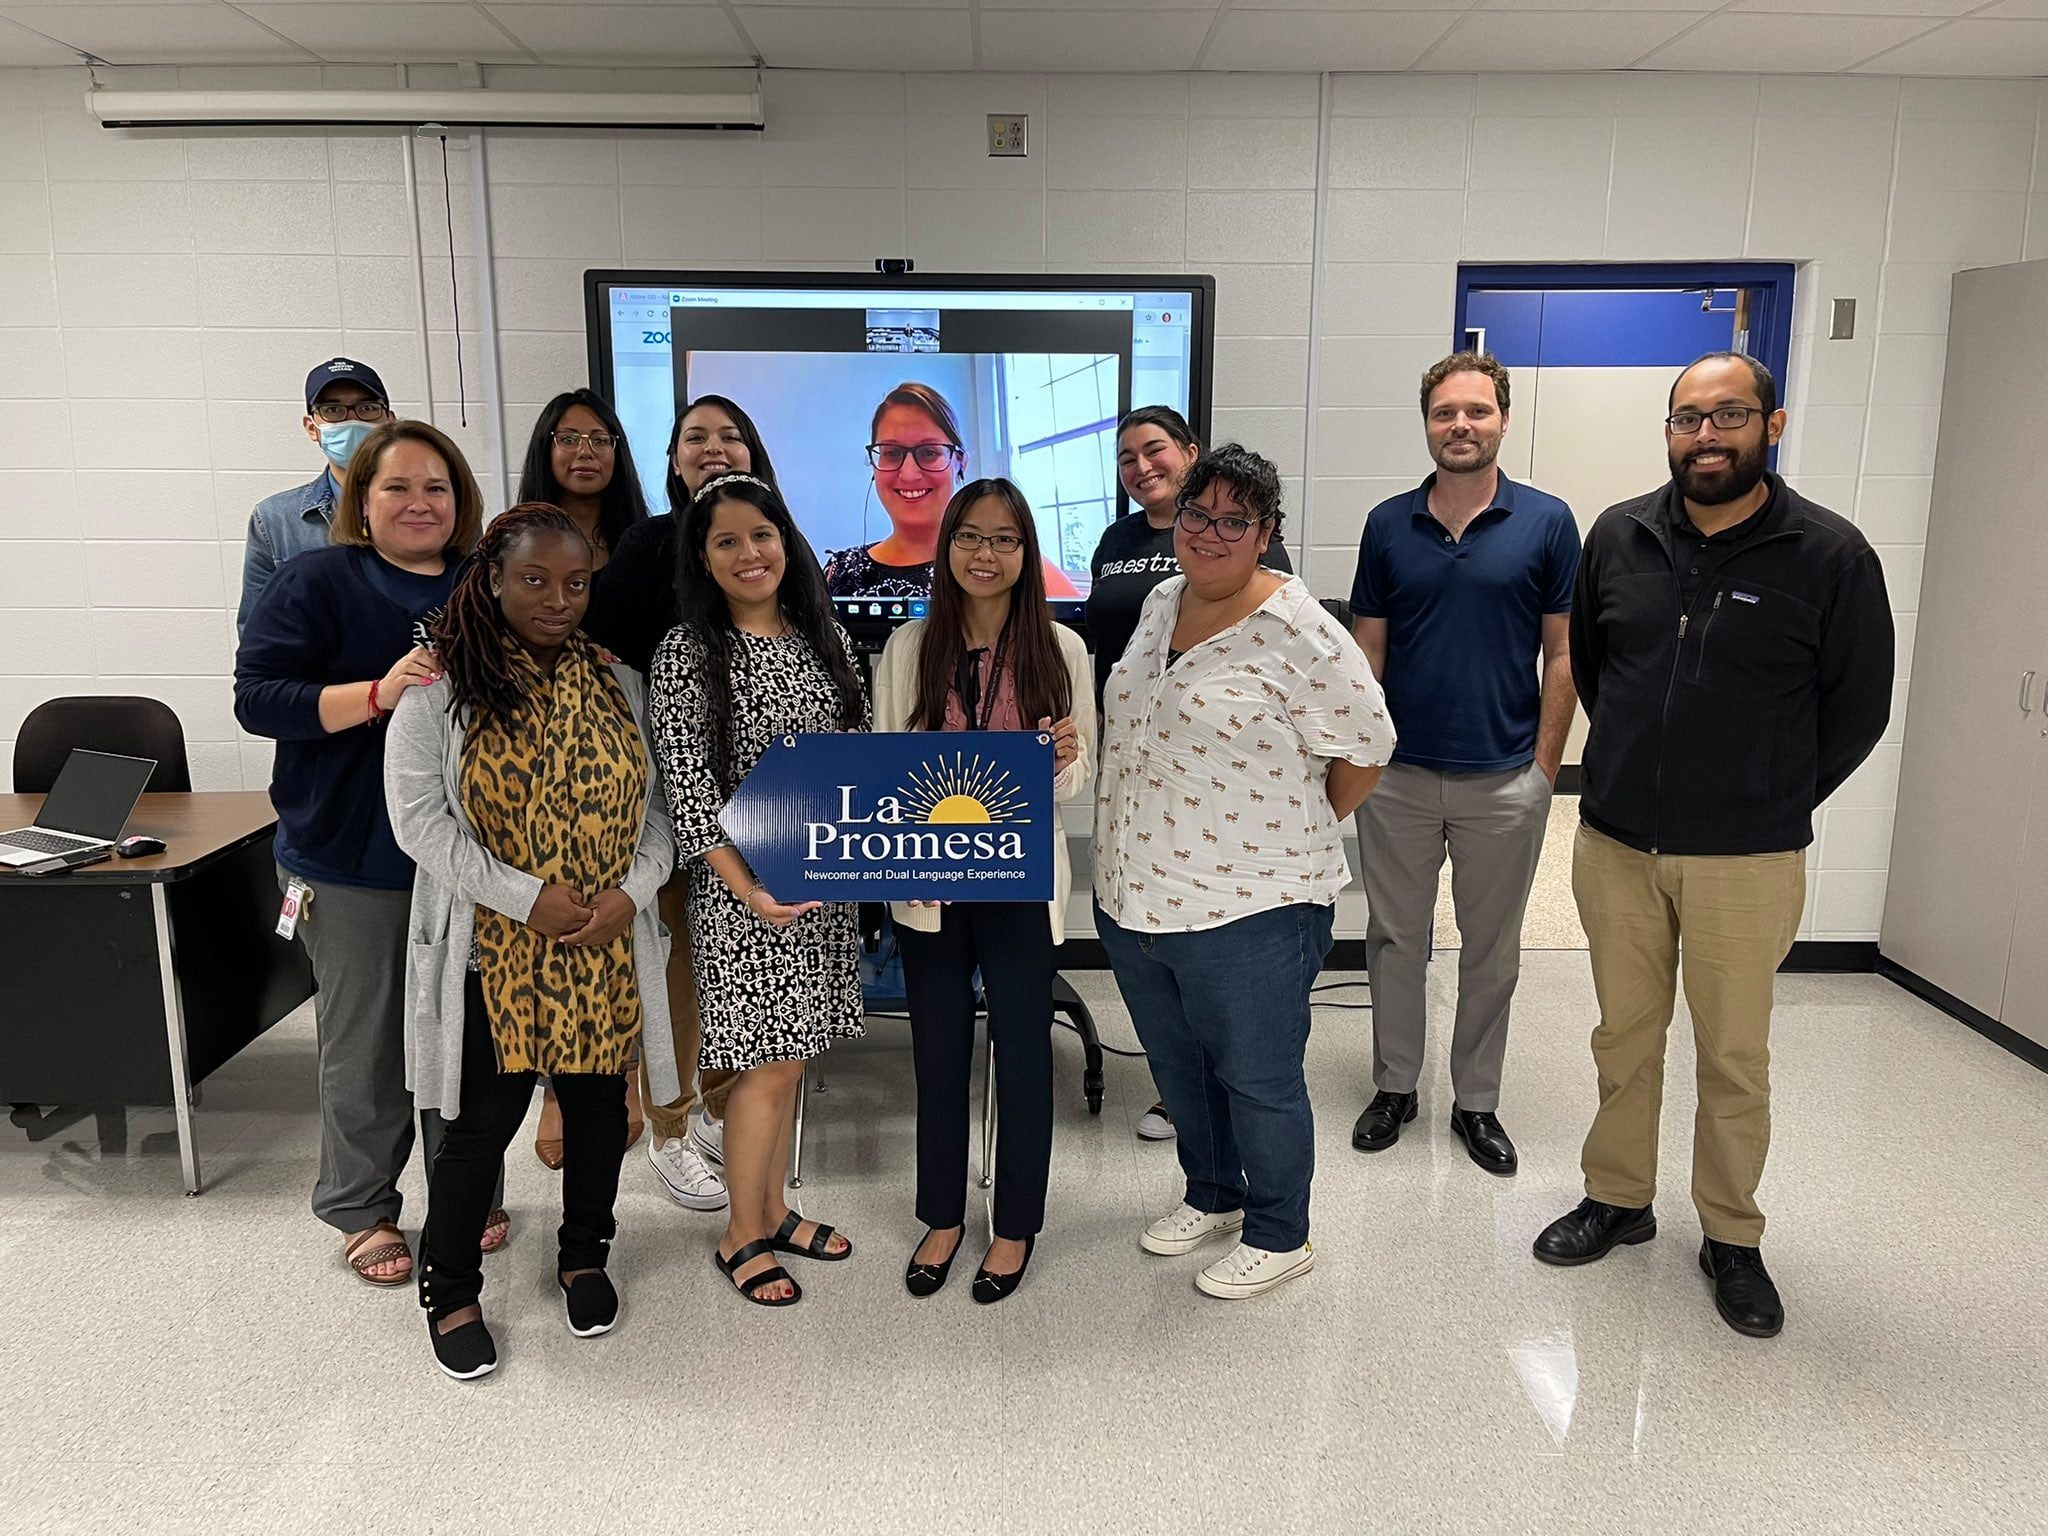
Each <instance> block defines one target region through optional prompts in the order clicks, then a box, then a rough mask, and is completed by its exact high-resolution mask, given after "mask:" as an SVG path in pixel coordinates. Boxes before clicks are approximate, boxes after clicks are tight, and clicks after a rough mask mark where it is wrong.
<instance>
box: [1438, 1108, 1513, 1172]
mask: <svg viewBox="0 0 2048 1536" xmlns="http://www.w3.org/2000/svg"><path fill="white" fill-rule="evenodd" d="M1451 1129H1452V1130H1453V1131H1456V1132H1457V1133H1458V1139H1459V1140H1460V1141H1462V1142H1464V1143H1465V1150H1466V1151H1467V1152H1469V1153H1471V1154H1472V1161H1473V1162H1475V1163H1477V1164H1478V1165H1479V1166H1480V1167H1482V1168H1484V1169H1485V1170H1486V1171H1487V1172H1488V1173H1497V1174H1499V1175H1500V1176H1501V1177H1502V1178H1506V1177H1508V1176H1509V1175H1510V1174H1512V1173H1513V1172H1514V1171H1515V1170H1516V1169H1517V1168H1519V1167H1521V1166H1522V1163H1521V1159H1520V1158H1518V1157H1516V1156H1515V1144H1514V1143H1513V1142H1512V1141H1509V1140H1508V1133H1507V1132H1506V1131H1504V1130H1502V1129H1501V1123H1500V1120H1499V1118H1498V1117H1497V1116H1495V1115H1494V1114H1493V1112H1492V1111H1490V1110H1484V1109H1453V1110H1452V1111H1451Z"/></svg>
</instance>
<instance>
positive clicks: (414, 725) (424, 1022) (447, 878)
mask: <svg viewBox="0 0 2048 1536" xmlns="http://www.w3.org/2000/svg"><path fill="white" fill-rule="evenodd" d="M612 670H613V672H614V673H616V674H617V676H618V679H619V682H620V683H621V684H622V685H623V686H624V687H625V690H626V697H627V698H628V699H629V700H630V701H631V702H632V705H633V718H634V719H635V720H637V721H638V722H639V723H640V728H641V732H642V736H643V738H644V736H645V733H646V729H647V717H646V704H645V700H644V696H643V692H642V689H641V685H640V679H639V678H638V677H637V676H636V675H635V674H634V673H633V672H632V671H631V670H630V669H629V668H627V667H623V666H614V667H613V668H612ZM384 729H385V730H387V731H388V732H390V736H389V737H388V739H387V740H386V741H385V743H384V795H385V799H386V801H387V802H388V804H389V806H390V810H391V830H392V833H393V834H394V835H395V836H396V837H397V839H398V846H399V847H400V848H402V849H404V850H405V851H406V853H407V854H408V855H410V856H411V858H412V860H413V862H414V864H416V865H417V866H418V868H419V873H418V875H417V876H416V877H415V878H414V880H413V887H412V921H411V923H410V925H409V926H408V928H407V932H406V940H407V943H406V956H405V1080H406V1085H407V1086H408V1087H409V1088H411V1089H412V1094H413V1099H414V1101H415V1102H416V1103H417V1104H418V1105H419V1107H420V1108H422V1109H435V1110H439V1111H440V1112H441V1113H442V1114H443V1115H445V1116H447V1117H448V1118H449V1119H451V1120H452V1119H454V1118H456V1117H457V1116H458V1115H460V1114H461V1112H462V1026H463V996H462V993H463V986H464V983H465V981H466V979H467V976H468V972H469V951H470V942H471V937H472V935H473V933H474V931H475V927H476V908H477V907H478V906H479V905H482V906H486V907H489V908H490V909H491V910H492V911H494V912H502V913H504V914H505V916H507V917H509V918H513V919H515V920H517V921H519V922H522V923H523V922H525V921H526V919H527V916H528V914H530V913H531V912H532V911H533V903H534V899H535V898H536V897H537V896H539V895H540V892H541V887H542V885H543V884H545V882H544V881H542V880H540V879H539V878H538V877H537V876H534V875H529V874H527V873H525V872H524V871H522V870H517V869H513V868H512V867H511V866H510V865H507V864H502V863H500V862H499V861H498V860H496V859H494V858H492V857H491V855H490V854H489V853H487V852H486V851H485V850H484V846H483V844H482V843H480V842H478V841H477V837H476V830H475V828H473V827H472V826H471V825H470V822H469V818H468V816H467V815H465V814H464V813H463V810H462V791H461V784H462V743H463V719H462V718H458V717H457V716H455V715H452V714H451V713H450V712H449V709H448V691H447V685H446V684H445V683H436V684H432V685H430V686H427V687H421V688H408V689H407V690H406V691H405V692H404V694H402V695H401V696H400V698H399V700H398V707H397V708H396V709H394V710H393V711H392V713H391V718H390V720H389V721H387V722H386V723H385V726H384ZM647 758H648V764H647V790H648V793H647V811H646V822H645V824H644V825H643V827H642V829H641V832H640V846H639V847H638V848H637V849H636V850H634V853H633V865H632V868H631V870H629V871H628V873H627V875H626V881H625V885H624V887H623V889H624V890H625V892H626V894H627V895H628V896H630V897H632V898H633V908H634V911H635V912H636V913H637V914H638V916H637V917H635V919H634V921H633V960H634V968H635V970H636V971H637V972H638V973H639V979H640V1017H641V1034H640V1049H641V1052H642V1054H643V1055H644V1057H645V1058H646V1062H647V1077H648V1086H649V1087H650V1088H651V1089H652V1090H653V1094H654V1102H655V1103H657V1104H672V1103H674V1102H675V1101H676V1100H677V1099H679V1098H681V1097H682V1095H683V1090H682V1087H681V1085H680V1084H679V1083H678V1081H677V1077H676V1057H675V1042H674V1041H673V1040H672V1039H671V1038H670V1035H669V1017H668V977H667V972H668V951H669V934H668V930H667V929H666V928H664V927H663V926H662V924H661V919H660V917H659V915H658V914H657V913H656V911H655V905H654V898H655V895H656V893H657V892H659V891H660V890H661V888H662V886H663V884H664V883H666V882H667V880H668V878H669V876H670V875H671V874H672V873H673V872H674V870H675V839H674V837H673V835H672V834H671V832H670V829H669V816H668V800H667V797H666V796H665V795H664V794H663V792H662V788H661V781H660V779H659V777H658V770H657V769H656V767H655V764H654V754H653V753H652V752H650V753H648V754H647ZM690 1065H691V1066H692V1067H693V1068H694V1067H695V1066H696V1063H695V1062H692V1063H691V1064H690Z"/></svg>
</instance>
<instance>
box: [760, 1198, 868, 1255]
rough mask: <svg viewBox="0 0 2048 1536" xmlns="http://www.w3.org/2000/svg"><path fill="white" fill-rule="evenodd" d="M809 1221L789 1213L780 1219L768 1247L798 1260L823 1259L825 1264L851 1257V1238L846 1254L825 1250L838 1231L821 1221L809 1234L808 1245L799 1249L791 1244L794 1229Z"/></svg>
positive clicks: (848, 1241)
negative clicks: (779, 1223)
mask: <svg viewBox="0 0 2048 1536" xmlns="http://www.w3.org/2000/svg"><path fill="white" fill-rule="evenodd" d="M809 1219H810V1218H808V1217H805V1216H799V1215H798V1214H797V1213H796V1212H795V1211H791V1212H790V1213H789V1214H788V1215H787V1216H785V1217H783V1218H782V1225H781V1226H780V1227H777V1228H776V1229H775V1235H774V1236H773V1237H771V1238H768V1239H767V1243H768V1246H769V1247H770V1248H773V1249H774V1250H775V1251H776V1252H777V1253H793V1254H795V1255H796V1256H797V1257H798V1258H800V1259H823V1260H824V1261H825V1262H826V1263H827V1264H837V1263H840V1262H841V1261H842V1260H845V1259H850V1258H852V1257H853V1240H852V1239H851V1238H849V1239H848V1240H847V1243H846V1252H844V1253H831V1252H828V1251H827V1250H826V1247H825V1245H826V1244H827V1243H829V1242H831V1241H832V1238H833V1236H834V1234H835V1233H836V1232H837V1231H838V1229H837V1228H836V1227H828V1226H826V1225H825V1223H823V1222H822V1221H821V1222H819V1223H818V1230H817V1231H815V1232H813V1233H812V1234H811V1240H810V1242H809V1244H808V1245H805V1246H801V1247H799V1246H798V1245H797V1244H795V1243H793V1242H791V1241H790V1239H791V1238H792V1237H794V1236H795V1235H796V1229H797V1228H798V1227H800V1226H802V1225H803V1224H804V1223H805V1222H806V1221H807V1220H809Z"/></svg>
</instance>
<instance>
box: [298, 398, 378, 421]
mask: <svg viewBox="0 0 2048 1536" xmlns="http://www.w3.org/2000/svg"><path fill="white" fill-rule="evenodd" d="M313 414H314V415H315V416H317V417H318V418H319V419H320V420H322V421H324V422H326V423H327V424H328V425H329V426H333V425H334V424H335V423H337V422H343V421H347V420H349V419H350V418H351V417H353V418H354V419H355V420H357V421H389V420H390V419H391V407H390V406H388V405H386V404H385V403H384V402H383V401H382V400H358V401H357V402H356V403H355V404H354V405H345V404H343V403H342V402H341V401H339V400H322V401H320V402H319V403H318V404H317V405H315V406H314V407H313Z"/></svg>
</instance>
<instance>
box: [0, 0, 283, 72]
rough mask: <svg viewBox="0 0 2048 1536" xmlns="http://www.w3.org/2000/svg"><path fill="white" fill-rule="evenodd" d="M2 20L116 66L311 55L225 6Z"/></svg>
mask: <svg viewBox="0 0 2048 1536" xmlns="http://www.w3.org/2000/svg"><path fill="white" fill-rule="evenodd" d="M0 17H5V18H6V19H8V20H10V21H18V22H20V23H21V24H22V25H23V26H25V27H28V28H30V29H32V30H34V31H37V32H40V33H42V34H43V35H44V36H45V37H49V38H54V39H56V40H57V41H58V42H61V43H66V44H68V45H70V46H71V47H73V48H81V49H84V50H85V51H86V52H87V53H90V54H93V55H95V56H96V57H98V58H102V59H105V60H107V61H108V62H109V63H112V64H129V63H136V64H141V63H149V64H182V63H193V64H233V63H267V62H270V61H273V60H292V61H299V62H303V61H304V59H305V57H306V55H305V53H304V52H303V51H302V50H301V49H298V48H295V47H293V46H292V45H291V44H290V43H289V42H287V41H285V40H284V39H283V38H280V37H279V36H278V35H277V34H276V33H275V32H272V31H269V30H267V29H265V28H264V27H262V26H259V25H258V24H257V23H256V22H254V21H252V20H251V19H250V18H249V17H247V16H245V15H243V14H242V13H240V12H239V11H235V10H232V9H230V8H229V7H228V6H225V5H212V4H207V5H190V4H175V5H163V4H159V5H136V4H132V3H131V4H119V5H9V6H5V7H0Z"/></svg>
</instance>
